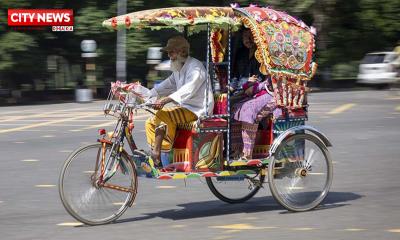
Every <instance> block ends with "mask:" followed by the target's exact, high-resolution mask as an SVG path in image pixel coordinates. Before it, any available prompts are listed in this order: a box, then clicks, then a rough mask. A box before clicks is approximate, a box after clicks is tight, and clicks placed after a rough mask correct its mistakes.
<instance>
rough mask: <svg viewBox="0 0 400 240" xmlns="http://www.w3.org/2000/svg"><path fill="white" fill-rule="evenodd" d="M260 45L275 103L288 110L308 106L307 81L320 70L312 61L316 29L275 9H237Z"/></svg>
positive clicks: (258, 47) (260, 60) (257, 52)
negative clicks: (306, 100) (270, 79)
mask: <svg viewBox="0 0 400 240" xmlns="http://www.w3.org/2000/svg"><path fill="white" fill-rule="evenodd" d="M237 12H239V13H240V14H241V15H242V22H243V23H244V25H245V26H246V27H248V28H250V30H251V32H252V34H253V37H254V41H255V43H256V45H257V51H256V53H255V56H256V59H257V60H258V61H259V62H260V63H261V66H260V71H261V72H262V73H263V74H266V75H267V74H268V75H270V76H271V78H272V84H273V87H274V97H275V102H276V104H277V105H278V106H282V107H285V108H288V109H297V108H301V107H303V105H304V99H305V95H306V93H307V92H308V91H309V89H308V88H307V81H308V80H310V79H311V77H312V76H313V74H314V73H315V70H316V64H315V63H313V62H312V56H313V52H314V48H315V42H314V35H315V29H313V28H310V27H308V26H307V25H306V24H305V23H304V22H302V21H300V20H297V19H296V18H294V17H292V16H290V15H288V14H286V13H284V12H279V11H276V10H273V9H271V8H259V7H247V8H241V9H237Z"/></svg>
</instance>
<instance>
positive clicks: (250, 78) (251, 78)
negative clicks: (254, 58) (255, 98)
mask: <svg viewBox="0 0 400 240" xmlns="http://www.w3.org/2000/svg"><path fill="white" fill-rule="evenodd" d="M257 81H258V76H257V75H253V76H251V77H249V82H257Z"/></svg>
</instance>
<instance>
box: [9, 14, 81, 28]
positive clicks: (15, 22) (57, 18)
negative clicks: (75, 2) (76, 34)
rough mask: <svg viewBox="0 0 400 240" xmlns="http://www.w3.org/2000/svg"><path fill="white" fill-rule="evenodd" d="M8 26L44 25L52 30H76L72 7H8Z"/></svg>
mask: <svg viewBox="0 0 400 240" xmlns="http://www.w3.org/2000/svg"><path fill="white" fill-rule="evenodd" d="M8 26H11V27H44V26H51V29H52V31H55V32H60V31H74V12H73V10H72V9H8Z"/></svg>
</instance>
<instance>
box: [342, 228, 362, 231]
mask: <svg viewBox="0 0 400 240" xmlns="http://www.w3.org/2000/svg"><path fill="white" fill-rule="evenodd" d="M366 230H367V229H365V228H346V229H344V231H348V232H361V231H366Z"/></svg>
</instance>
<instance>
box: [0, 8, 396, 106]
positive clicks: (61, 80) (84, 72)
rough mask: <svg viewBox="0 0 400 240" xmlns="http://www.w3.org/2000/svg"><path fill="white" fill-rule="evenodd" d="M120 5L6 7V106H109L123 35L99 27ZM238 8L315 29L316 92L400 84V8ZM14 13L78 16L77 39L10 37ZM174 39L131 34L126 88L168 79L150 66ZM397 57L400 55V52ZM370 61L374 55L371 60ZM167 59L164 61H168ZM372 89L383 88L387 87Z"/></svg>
mask: <svg viewBox="0 0 400 240" xmlns="http://www.w3.org/2000/svg"><path fill="white" fill-rule="evenodd" d="M120 2H121V0H120V1H104V0H97V1H94V0H87V1H76V0H71V1H61V0H46V1H44V0H32V1H24V0H1V1H0V7H1V11H0V104H1V105H10V104H18V103H24V104H25V103H31V102H36V101H57V100H73V99H74V96H75V90H76V89H81V88H83V89H84V88H88V89H92V90H93V92H94V97H100V98H103V97H104V95H105V94H106V93H107V92H108V91H107V90H108V89H107V87H108V85H109V83H110V82H111V81H115V80H116V78H118V77H117V74H116V72H117V67H116V58H117V57H116V55H117V54H116V49H117V48H116V45H117V44H116V42H117V34H116V33H112V32H109V31H108V30H107V29H105V28H103V27H102V25H101V24H102V21H103V20H105V19H108V18H111V17H113V16H115V15H117V13H118V4H120ZM235 2H237V3H239V4H240V5H241V6H247V5H248V4H249V3H256V4H259V5H260V6H266V5H268V6H272V7H273V8H275V9H277V10H283V11H286V12H288V13H289V14H291V15H293V16H296V17H298V18H300V19H302V20H303V21H304V22H305V23H306V24H308V25H312V26H314V27H315V28H316V29H317V33H318V34H317V47H316V49H317V52H316V62H317V63H318V64H319V68H318V74H317V76H316V77H315V79H314V81H312V83H313V84H314V86H315V87H319V88H338V87H341V88H343V87H344V88H351V87H354V86H356V83H357V78H359V80H358V82H360V83H364V84H365V83H368V81H367V82H366V81H362V79H361V77H360V76H361V75H362V74H364V75H365V74H366V73H368V71H370V72H371V71H375V73H376V70H378V73H379V74H378V75H379V76H381V74H380V73H381V72H392V73H396V74H395V76H393V75H390V78H391V79H390V81H392V80H393V79H394V80H396V79H398V72H399V66H398V56H397V55H395V54H394V53H393V52H394V51H395V48H396V47H397V46H400V41H399V40H400V1H399V0H270V1H235ZM229 3H231V1H218V0H201V1H200V0H186V1H177V0H151V1H149V0H147V1H145V0H128V1H126V12H133V11H139V10H144V9H152V8H162V7H172V6H202V5H207V6H229ZM9 8H14V9H15V8H67V9H73V10H74V22H75V23H74V31H73V32H52V31H51V29H50V27H47V28H45V29H43V30H21V29H20V30H17V29H12V28H11V27H8V26H7V21H6V20H5V19H7V9H9ZM124 8H125V7H124ZM171 34H176V33H173V32H172V31H166V32H165V33H164V32H161V33H160V32H159V31H157V32H152V31H149V30H143V31H137V30H135V31H127V32H126V76H123V78H126V80H127V81H128V82H132V81H140V82H142V84H143V85H145V86H148V87H152V86H153V85H154V83H156V82H157V81H159V80H162V79H163V78H164V75H165V71H162V70H163V65H162V64H161V65H159V64H160V63H162V62H161V61H160V60H157V61H151V60H152V59H151V58H154V56H155V55H154V52H155V50H157V49H156V48H154V47H160V46H163V45H164V44H165V42H166V40H167V39H168V37H169V36H171ZM83 40H94V42H95V45H96V46H95V50H93V51H94V52H95V55H94V56H95V57H90V58H87V57H82V56H83V55H82V53H83V52H84V51H83V50H85V49H83V48H84V47H82V46H81V43H82V41H83ZM196 40H197V41H200V40H199V39H197V38H196ZM204 40H205V39H204ZM192 46H195V47H194V49H193V48H192V51H196V52H200V53H201V52H205V51H204V49H201V47H202V46H203V47H205V45H204V44H203V45H201V46H198V47H200V48H199V49H196V46H197V45H192ZM86 47H88V46H86ZM92 47H93V46H92ZM397 51H399V52H400V48H397ZM368 53H376V54H375V55H372V56H371V55H367V54H368ZM156 55H157V54H156ZM366 55H367V56H366ZM196 56H198V55H196ZM156 58H158V57H157V56H156ZM163 58H164V60H165V58H166V56H164V57H163ZM396 61H397V62H396ZM376 63H379V64H378V65H379V66H378V67H377V65H372V67H371V65H370V64H376ZM360 64H361V65H360ZM382 64H383V65H384V66H381V65H382ZM374 66H375V67H374ZM155 67H157V68H155ZM369 67H370V68H369ZM380 68H381V69H380ZM157 69H159V70H157ZM360 74H361V75H360ZM372 78H374V79H375V77H372ZM374 83H375V84H376V85H377V86H382V84H386V82H376V81H375V82H374ZM380 83H382V84H380Z"/></svg>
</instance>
